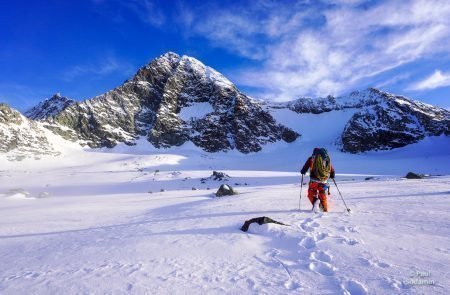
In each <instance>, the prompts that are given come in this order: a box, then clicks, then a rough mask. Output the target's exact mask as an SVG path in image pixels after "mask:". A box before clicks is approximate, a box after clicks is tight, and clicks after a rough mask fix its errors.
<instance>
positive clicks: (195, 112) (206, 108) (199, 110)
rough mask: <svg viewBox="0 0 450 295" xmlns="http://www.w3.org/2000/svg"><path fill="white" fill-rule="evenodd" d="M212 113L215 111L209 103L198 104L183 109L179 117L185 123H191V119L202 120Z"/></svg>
mask: <svg viewBox="0 0 450 295" xmlns="http://www.w3.org/2000/svg"><path fill="white" fill-rule="evenodd" d="M212 112H214V109H213V107H212V105H211V104H210V103H209V102H197V103H193V104H191V105H190V106H187V107H184V108H182V109H181V111H180V113H179V114H178V116H179V117H180V119H182V120H183V121H189V120H191V119H201V118H203V117H205V116H206V115H207V114H209V113H212Z"/></svg>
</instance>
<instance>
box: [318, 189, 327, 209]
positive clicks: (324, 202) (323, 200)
mask: <svg viewBox="0 0 450 295" xmlns="http://www.w3.org/2000/svg"><path fill="white" fill-rule="evenodd" d="M319 200H320V204H322V207H323V212H328V201H327V194H326V193H325V190H324V189H323V188H322V189H320V190H319Z"/></svg>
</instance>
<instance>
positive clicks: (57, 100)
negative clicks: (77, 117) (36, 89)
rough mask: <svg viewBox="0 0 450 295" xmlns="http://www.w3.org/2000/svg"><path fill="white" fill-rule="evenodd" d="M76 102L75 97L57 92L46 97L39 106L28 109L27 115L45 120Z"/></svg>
mask: <svg viewBox="0 0 450 295" xmlns="http://www.w3.org/2000/svg"><path fill="white" fill-rule="evenodd" d="M74 103H75V101H74V100H73V99H70V98H68V97H65V96H62V95H61V94H60V93H55V94H54V95H53V96H52V97H50V98H47V99H45V100H44V101H42V102H40V103H39V104H38V105H37V106H35V107H33V108H31V109H29V110H28V111H26V112H25V116H26V117H28V118H30V119H33V120H44V119H47V118H49V117H53V116H55V115H57V114H58V113H60V112H61V111H62V110H64V109H66V108H67V107H69V106H71V105H73V104H74Z"/></svg>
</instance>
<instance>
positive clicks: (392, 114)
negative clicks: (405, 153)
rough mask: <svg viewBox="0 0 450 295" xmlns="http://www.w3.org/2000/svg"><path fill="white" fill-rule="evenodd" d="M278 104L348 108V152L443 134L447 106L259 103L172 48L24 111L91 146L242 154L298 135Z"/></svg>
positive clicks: (397, 100)
mask: <svg viewBox="0 0 450 295" xmlns="http://www.w3.org/2000/svg"><path fill="white" fill-rule="evenodd" d="M280 108H281V109H289V110H291V111H293V112H295V113H298V114H300V115H301V114H317V115H319V114H324V113H329V112H339V111H344V110H351V111H352V112H354V113H353V115H352V117H351V118H350V119H347V120H348V122H346V124H345V128H343V130H342V132H341V134H340V136H339V137H338V138H335V139H333V140H335V142H336V143H337V145H338V146H339V148H340V149H341V150H342V151H344V152H349V153H361V152H367V151H373V150H389V149H393V148H399V147H403V146H406V145H409V144H412V143H416V142H418V141H420V140H422V139H424V138H425V137H427V136H439V135H447V136H448V135H450V114H449V111H448V110H445V109H442V108H438V107H434V106H431V105H428V104H424V103H421V102H418V101H414V100H411V99H409V98H407V97H404V96H398V95H394V94H390V93H387V92H383V91H380V90H378V89H375V88H369V89H367V90H364V91H355V92H352V93H350V94H348V95H345V96H340V97H334V96H327V97H324V98H300V99H297V100H295V101H291V102H287V103H264V102H263V101H256V100H253V99H251V98H249V97H248V96H246V95H245V94H243V93H241V92H240V91H239V90H238V89H237V87H236V86H235V85H234V84H233V83H231V82H230V81H229V80H228V79H227V78H225V77H224V76H223V75H222V74H220V73H218V72H217V71H215V70H214V69H212V68H210V67H208V66H205V65H204V64H202V63H201V62H200V61H198V60H196V59H194V58H192V57H188V56H179V55H177V54H175V53H172V52H169V53H166V54H164V55H162V56H160V57H158V58H156V59H154V60H153V61H152V62H150V63H149V64H147V65H146V66H144V67H142V68H141V69H139V70H138V71H137V73H136V74H135V75H134V76H133V77H132V78H131V79H129V80H127V81H125V83H124V84H123V85H121V86H119V87H117V88H115V89H113V90H111V91H109V92H107V93H105V94H103V95H100V96H97V97H94V98H92V99H89V100H86V101H84V102H74V101H73V100H71V99H68V98H66V97H62V96H61V95H59V94H57V95H55V96H53V97H52V98H50V99H47V100H45V101H43V102H42V103H40V104H39V105H38V106H36V107H35V108H33V109H31V110H29V111H28V112H27V113H26V115H27V116H28V117H29V118H31V119H36V120H39V121H40V122H42V124H43V125H44V126H45V127H47V128H48V129H50V130H52V131H53V132H54V133H56V134H59V135H61V136H62V137H64V138H65V139H68V140H71V141H77V142H78V143H80V144H81V145H87V146H89V147H91V148H99V147H114V146H115V145H117V144H118V143H120V142H123V143H126V144H128V145H134V144H135V143H136V140H137V139H138V138H140V137H145V138H147V140H148V141H149V142H150V143H151V144H152V145H153V146H155V147H157V148H168V147H171V146H180V145H182V144H183V143H185V142H188V141H190V142H192V143H193V144H194V145H196V146H198V147H200V148H202V149H203V150H204V151H207V152H217V151H226V150H233V149H236V150H238V151H240V152H243V153H249V152H257V151H260V150H261V149H262V148H263V146H264V145H265V144H267V143H271V142H276V141H280V140H284V141H286V142H293V141H295V140H296V139H297V138H298V137H299V136H300V134H299V133H297V132H300V131H299V130H298V129H297V132H295V131H293V130H292V129H290V128H288V127H286V126H284V125H281V124H279V123H278V122H277V121H276V120H275V119H274V117H273V116H272V115H271V109H280ZM319 117H320V116H317V118H319ZM279 119H280V118H279ZM314 120H315V119H314V118H313V119H311V120H310V121H308V124H310V125H311V126H308V128H314ZM290 127H291V128H293V129H296V128H295V126H290ZM310 140H314V139H310Z"/></svg>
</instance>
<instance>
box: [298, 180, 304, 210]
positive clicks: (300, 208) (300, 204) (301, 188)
mask: <svg viewBox="0 0 450 295" xmlns="http://www.w3.org/2000/svg"><path fill="white" fill-rule="evenodd" d="M302 190H303V174H302V182H301V183H300V199H299V200H298V210H302V203H301V202H302Z"/></svg>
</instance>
